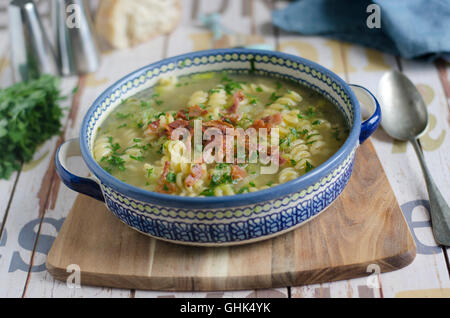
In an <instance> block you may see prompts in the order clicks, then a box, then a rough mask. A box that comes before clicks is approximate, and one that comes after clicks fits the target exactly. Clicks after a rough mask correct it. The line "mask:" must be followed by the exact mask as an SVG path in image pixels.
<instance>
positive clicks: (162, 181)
mask: <svg viewBox="0 0 450 318" xmlns="http://www.w3.org/2000/svg"><path fill="white" fill-rule="evenodd" d="M169 168H170V161H166V162H165V164H164V170H163V173H162V174H161V176H160V177H159V180H158V188H157V189H156V191H158V192H161V193H166V194H169V193H174V192H175V191H176V189H177V187H176V185H175V184H173V183H170V182H169V181H167V175H168V174H169Z"/></svg>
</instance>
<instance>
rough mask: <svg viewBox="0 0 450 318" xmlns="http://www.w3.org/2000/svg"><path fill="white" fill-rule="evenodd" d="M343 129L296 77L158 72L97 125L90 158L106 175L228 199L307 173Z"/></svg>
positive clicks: (339, 140)
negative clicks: (155, 81) (155, 79)
mask: <svg viewBox="0 0 450 318" xmlns="http://www.w3.org/2000/svg"><path fill="white" fill-rule="evenodd" d="M348 133H349V130H348V127H347V125H346V123H345V120H344V116H343V115H342V114H341V113H340V111H339V110H338V109H337V107H336V106H335V105H333V104H332V103H331V102H330V101H329V100H328V99H326V98H325V97H323V96H322V95H320V94H319V93H317V92H315V91H313V90H312V89H309V88H307V87H304V86H300V85H299V84H298V83H294V82H290V81H287V80H278V79H275V78H267V77H258V76H253V75H242V74H235V73H231V72H223V73H204V74H196V75H191V76H186V77H180V78H175V77H168V78H163V79H161V80H160V82H159V83H158V85H157V86H155V87H153V88H151V89H148V90H146V91H144V92H141V93H139V94H138V95H136V96H134V97H132V98H129V99H127V100H124V101H122V103H121V105H119V106H117V107H116V108H115V109H114V110H113V111H112V113H111V114H110V115H109V116H108V117H107V118H106V119H105V121H104V122H103V123H102V126H101V127H100V128H99V131H98V132H97V135H96V139H95V143H94V147H93V155H94V158H95V160H96V161H97V162H98V163H99V164H100V165H101V166H102V168H104V169H105V170H106V171H108V172H109V173H110V174H111V175H113V176H114V177H116V178H118V179H120V180H122V181H123V182H125V183H128V184H131V185H133V186H136V187H139V188H143V189H146V190H149V191H156V192H160V193H165V194H173V195H181V196H193V197H197V196H226V195H235V194H242V193H248V192H255V191H259V190H263V189H267V188H270V187H274V186H276V185H279V184H282V183H285V182H288V181H290V180H293V179H296V178H298V177H300V176H302V175H303V174H306V173H308V172H309V171H311V170H312V169H314V168H315V167H317V166H319V165H320V164H322V163H323V162H325V161H326V160H327V159H329V158H330V157H331V156H332V155H333V154H334V153H335V152H336V151H337V150H338V149H339V148H340V147H341V146H342V144H343V143H344V142H345V140H346V138H347V137H348ZM255 134H256V135H255Z"/></svg>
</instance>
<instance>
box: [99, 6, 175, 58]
mask: <svg viewBox="0 0 450 318" xmlns="http://www.w3.org/2000/svg"><path fill="white" fill-rule="evenodd" d="M180 15H181V5H180V2H179V0H101V1H100V4H99V7H98V11H97V16H96V20H95V25H96V30H97V32H98V33H99V35H101V36H102V37H104V38H105V39H106V40H107V41H108V42H109V44H111V45H112V46H113V47H115V48H119V49H121V48H127V47H131V46H135V45H137V44H140V43H143V42H146V41H149V40H151V39H152V38H154V37H156V36H158V35H161V34H166V33H169V32H171V31H172V30H173V29H174V28H175V27H176V26H177V25H178V22H179V21H180Z"/></svg>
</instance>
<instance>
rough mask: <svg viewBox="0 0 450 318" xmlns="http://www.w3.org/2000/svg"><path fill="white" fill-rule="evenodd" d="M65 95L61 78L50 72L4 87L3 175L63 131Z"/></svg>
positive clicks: (0, 119)
mask: <svg viewBox="0 0 450 318" xmlns="http://www.w3.org/2000/svg"><path fill="white" fill-rule="evenodd" d="M63 99H64V97H63V96H62V95H61V93H60V89H59V80H58V78H56V77H53V76H50V75H42V76H41V77H40V78H39V79H36V80H30V81H28V82H22V83H17V84H15V85H13V86H10V87H8V88H4V89H3V88H0V148H1V149H2V151H1V152H0V179H9V177H10V176H11V174H12V173H13V171H16V170H19V169H20V167H21V165H22V163H24V162H25V163H26V162H29V161H30V160H32V159H33V155H34V153H35V151H36V149H37V147H39V146H40V145H41V144H42V143H44V142H45V141H46V140H48V139H50V138H51V137H52V136H54V135H57V134H59V133H60V132H61V118H62V116H63V112H62V110H63V108H62V107H61V106H60V105H59V103H60V102H61V100H63Z"/></svg>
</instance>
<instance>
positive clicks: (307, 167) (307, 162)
mask: <svg viewBox="0 0 450 318" xmlns="http://www.w3.org/2000/svg"><path fill="white" fill-rule="evenodd" d="M314 168H315V167H314V166H313V165H312V164H311V163H310V162H309V161H306V167H305V172H306V173H308V172H310V171H311V170H312V169H314Z"/></svg>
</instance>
